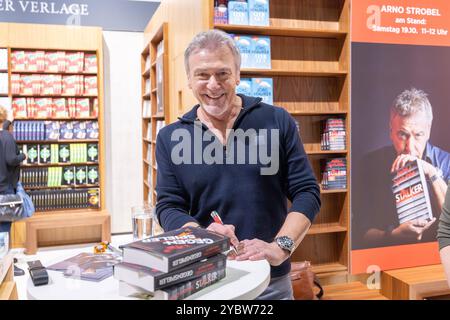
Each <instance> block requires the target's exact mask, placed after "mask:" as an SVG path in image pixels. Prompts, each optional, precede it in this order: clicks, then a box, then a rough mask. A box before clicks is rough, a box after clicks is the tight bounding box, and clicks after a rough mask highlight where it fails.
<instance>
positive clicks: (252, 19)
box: [248, 0, 269, 26]
mask: <svg viewBox="0 0 450 320" xmlns="http://www.w3.org/2000/svg"><path fill="white" fill-rule="evenodd" d="M248 11H249V13H248V20H249V24H250V25H251V26H269V0H248Z"/></svg>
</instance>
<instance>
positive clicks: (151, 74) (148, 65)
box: [141, 23, 170, 204]
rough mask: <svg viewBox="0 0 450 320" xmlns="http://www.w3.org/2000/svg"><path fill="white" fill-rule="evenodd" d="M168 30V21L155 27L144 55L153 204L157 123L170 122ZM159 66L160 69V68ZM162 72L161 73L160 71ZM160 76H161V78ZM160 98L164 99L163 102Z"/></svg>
mask: <svg viewBox="0 0 450 320" xmlns="http://www.w3.org/2000/svg"><path fill="white" fill-rule="evenodd" d="M168 32H169V28H168V23H162V24H160V25H159V26H158V27H157V28H155V30H154V31H153V32H152V34H151V35H150V36H149V38H148V39H149V40H148V41H147V42H146V43H145V46H144V50H143V51H142V54H141V63H142V64H141V67H142V92H144V93H145V94H144V95H143V98H142V107H143V108H144V105H145V103H147V106H149V108H150V110H148V111H150V112H149V113H150V114H148V112H147V113H146V112H145V110H144V109H143V112H142V114H143V116H142V136H143V139H142V140H143V143H142V155H143V160H144V161H143V180H144V201H145V202H148V203H150V204H155V203H156V194H155V192H154V187H155V185H156V159H155V148H156V143H155V141H156V136H157V133H158V132H157V131H158V123H160V122H161V121H164V123H165V124H168V123H169V122H170V119H169V114H170V112H169V106H170V104H169V99H170V97H169V78H168V73H169V58H168V57H169V40H168ZM161 42H162V43H163V45H162V46H161V47H160V48H159V50H160V51H161V49H162V53H161V52H158V45H159V44H160V43H161ZM158 68H160V69H159V70H157V69H158ZM160 72H161V74H159V73H160ZM158 76H159V78H160V79H159V81H158ZM148 80H150V88H148V86H147V84H148ZM158 82H159V84H158ZM161 99H162V102H161V101H160V100H161ZM158 104H159V110H158ZM161 109H162V110H161ZM149 180H150V181H149Z"/></svg>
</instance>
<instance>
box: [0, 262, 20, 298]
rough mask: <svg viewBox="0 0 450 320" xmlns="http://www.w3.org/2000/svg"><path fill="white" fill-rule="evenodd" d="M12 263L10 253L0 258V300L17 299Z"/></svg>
mask: <svg viewBox="0 0 450 320" xmlns="http://www.w3.org/2000/svg"><path fill="white" fill-rule="evenodd" d="M17 299H18V295H17V286H16V283H15V281H14V265H13V256H12V254H11V253H9V254H6V255H5V256H3V257H2V258H0V300H17Z"/></svg>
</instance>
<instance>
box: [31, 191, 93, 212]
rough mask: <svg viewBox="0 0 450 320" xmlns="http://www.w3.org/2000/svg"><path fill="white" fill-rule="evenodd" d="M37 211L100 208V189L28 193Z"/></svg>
mask: <svg viewBox="0 0 450 320" xmlns="http://www.w3.org/2000/svg"><path fill="white" fill-rule="evenodd" d="M27 193H28V194H29V196H30V197H31V200H32V201H33V204H34V207H35V208H36V211H53V210H60V209H87V208H95V209H98V208H100V189H99V188H86V189H84V188H83V189H63V190H55V189H47V190H32V191H27Z"/></svg>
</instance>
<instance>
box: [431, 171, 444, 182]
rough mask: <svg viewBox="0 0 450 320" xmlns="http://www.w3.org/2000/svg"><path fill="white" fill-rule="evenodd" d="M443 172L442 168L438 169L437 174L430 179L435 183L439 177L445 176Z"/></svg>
mask: <svg viewBox="0 0 450 320" xmlns="http://www.w3.org/2000/svg"><path fill="white" fill-rule="evenodd" d="M443 176H444V175H443V174H442V170H441V169H437V172H436V174H434V175H433V176H432V177H431V178H430V181H431V183H433V182H435V181H436V180H437V179H439V178H443Z"/></svg>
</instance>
